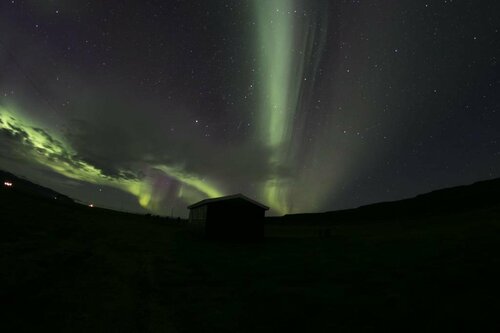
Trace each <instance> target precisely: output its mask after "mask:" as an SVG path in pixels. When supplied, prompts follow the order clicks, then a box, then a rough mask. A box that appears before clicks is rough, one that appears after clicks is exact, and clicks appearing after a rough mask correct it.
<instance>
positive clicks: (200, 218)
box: [189, 205, 208, 229]
mask: <svg viewBox="0 0 500 333" xmlns="http://www.w3.org/2000/svg"><path fill="white" fill-rule="evenodd" d="M207 208H208V207H207V206H206V205H204V206H199V207H196V208H193V209H191V210H189V225H190V226H191V227H193V228H195V229H204V228H205V225H206V220H207V211H208V210H207Z"/></svg>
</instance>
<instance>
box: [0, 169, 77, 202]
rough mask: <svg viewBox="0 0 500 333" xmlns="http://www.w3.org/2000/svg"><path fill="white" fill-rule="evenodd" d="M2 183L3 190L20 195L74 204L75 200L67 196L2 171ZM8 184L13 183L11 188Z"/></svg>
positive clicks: (0, 176) (0, 177) (0, 178)
mask: <svg viewBox="0 0 500 333" xmlns="http://www.w3.org/2000/svg"><path fill="white" fill-rule="evenodd" d="M0 181H1V186H2V190H9V191H14V192H18V193H24V194H28V195H31V196H36V197H41V198H45V199H50V200H57V201H58V202H60V203H67V204H68V203H69V204H72V203H74V200H73V199H71V198H70V197H68V196H67V195H64V194H61V193H59V192H56V191H54V190H52V189H50V188H47V187H43V186H41V185H38V184H35V183H32V182H30V181H29V180H26V179H23V178H19V177H17V176H16V175H14V174H12V173H10V172H6V171H2V170H0ZM6 183H11V184H12V186H11V187H7V186H6Z"/></svg>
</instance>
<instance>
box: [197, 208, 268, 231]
mask: <svg viewBox="0 0 500 333" xmlns="http://www.w3.org/2000/svg"><path fill="white" fill-rule="evenodd" d="M264 216H265V210H264V209H262V208H261V207H258V206H255V205H254V204H251V203H249V202H247V201H244V200H234V201H231V202H228V201H226V202H219V203H212V204H209V205H208V211H207V222H206V226H205V232H206V235H207V236H208V237H209V238H223V239H249V240H250V239H262V238H263V237H264Z"/></svg>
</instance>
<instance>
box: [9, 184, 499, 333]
mask: <svg viewBox="0 0 500 333" xmlns="http://www.w3.org/2000/svg"><path fill="white" fill-rule="evenodd" d="M0 200H1V203H2V204H1V206H0V207H1V214H2V217H1V222H0V299H1V302H2V305H3V310H2V311H1V315H0V316H1V320H0V331H1V332H22V331H26V332H27V331H29V332H33V331H52V332H277V331H303V332H308V331H310V332H334V331H337V332H353V331H363V332H371V331H381V330H384V331H388V330H389V331H393V330H398V331H415V332H422V331H438V330H440V331H442V330H445V329H446V330H450V329H451V330H453V329H455V330H458V329H464V328H465V329H468V330H474V331H481V332H485V331H498V329H500V325H499V323H500V321H499V320H498V318H497V317H498V312H499V309H500V306H499V305H500V301H499V299H500V285H499V282H500V211H499V210H485V211H482V212H476V213H474V214H469V215H465V214H464V215H460V216H448V217H446V218H443V217H440V218H439V217H436V218H433V219H426V220H413V221H393V222H381V223H377V224H369V223H368V224H363V223H358V224H356V225H337V226H334V227H332V228H331V236H330V237H324V238H319V237H313V236H314V235H316V234H317V233H316V231H315V229H314V228H306V227H303V226H302V227H300V226H299V227H285V226H272V227H269V228H268V230H267V233H268V235H269V237H267V238H266V240H265V241H263V242H261V243H254V244H236V243H235V244H229V243H217V242H210V241H208V240H205V239H203V238H201V237H199V236H197V235H193V234H190V233H189V232H188V231H187V230H185V228H184V227H183V226H182V225H178V224H174V223H170V222H168V221H166V220H163V219H155V218H150V217H145V216H137V215H128V214H120V213H116V212H110V211H105V210H99V209H90V208H86V207H79V208H74V207H70V206H54V205H53V203H51V202H48V201H47V202H46V201H40V200H36V199H33V198H29V197H25V196H18V195H14V194H13V193H9V192H7V191H0ZM301 228H302V229H301ZM301 234H304V235H308V236H311V237H302V238H301V237H297V236H299V235H301ZM284 236H288V237H284Z"/></svg>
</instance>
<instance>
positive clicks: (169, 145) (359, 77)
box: [0, 0, 500, 216]
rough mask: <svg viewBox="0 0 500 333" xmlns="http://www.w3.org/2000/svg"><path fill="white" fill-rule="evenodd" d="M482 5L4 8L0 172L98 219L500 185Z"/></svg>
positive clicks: (317, 205)
mask: <svg viewBox="0 0 500 333" xmlns="http://www.w3.org/2000/svg"><path fill="white" fill-rule="evenodd" d="M497 7H498V5H497V4H496V3H495V2H494V1H481V3H476V2H472V1H470V2H467V1H453V2H452V1H444V2H443V1H428V2H426V3H422V2H415V1H409V0H407V1H406V0H405V1H326V0H325V1H321V0H315V1H305V0H251V1H236V0H233V1H222V0H220V1H219V0H214V1H168V2H165V1H131V2H127V3H126V4H125V3H123V2H120V1H106V2H101V1H82V0H74V1H70V2H68V1H51V2H39V1H34V0H33V1H30V0H26V1H12V2H11V1H8V2H3V3H2V4H0V73H1V76H0V140H1V142H0V169H5V170H7V171H11V172H13V173H17V174H19V175H22V176H25V177H28V178H29V179H31V180H33V181H35V182H38V183H40V184H43V185H46V186H49V187H52V188H54V189H55V190H58V191H60V192H62V193H65V194H68V195H69V196H71V197H73V198H76V199H78V200H81V201H83V202H92V203H95V204H96V205H100V206H104V207H110V208H114V209H122V210H128V211H139V212H144V211H149V212H154V213H158V214H171V213H172V211H173V212H174V214H177V215H181V216H184V215H185V214H186V213H187V211H186V210H185V207H186V206H187V205H188V204H190V203H193V202H194V201H197V200H201V199H203V198H207V197H217V196H221V195H227V194H233V193H238V192H241V193H244V194H246V195H248V196H250V197H253V198H255V199H257V200H259V201H262V202H263V203H265V204H267V205H269V206H270V207H271V208H272V213H273V214H286V213H296V212H315V211H325V210H332V209H341V208H348V207H354V206H358V205H361V204H367V203H371V202H376V201H384V200H394V199H399V198H403V197H407V196H412V195H415V194H418V193H421V192H425V191H430V190H433V189H436V188H440V187H445V186H453V185H459V184H464V183H468V182H473V181H476V180H481V179H486V178H492V177H498V176H500V171H499V170H500V148H499V144H498V140H500V137H499V133H500V128H499V127H500V119H499V118H500V116H499V111H498V107H499V105H500V104H499V96H500V92H499V89H498V84H499V80H500V75H498V74H499V70H498V64H497V62H498V59H497V57H498V50H499V42H498V40H499V38H498V37H499V32H498V31H499V29H500V26H499V23H498V20H497V19H496V18H495V17H494V16H493V13H495V12H496V11H495V10H496V9H498V8H497Z"/></svg>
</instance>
